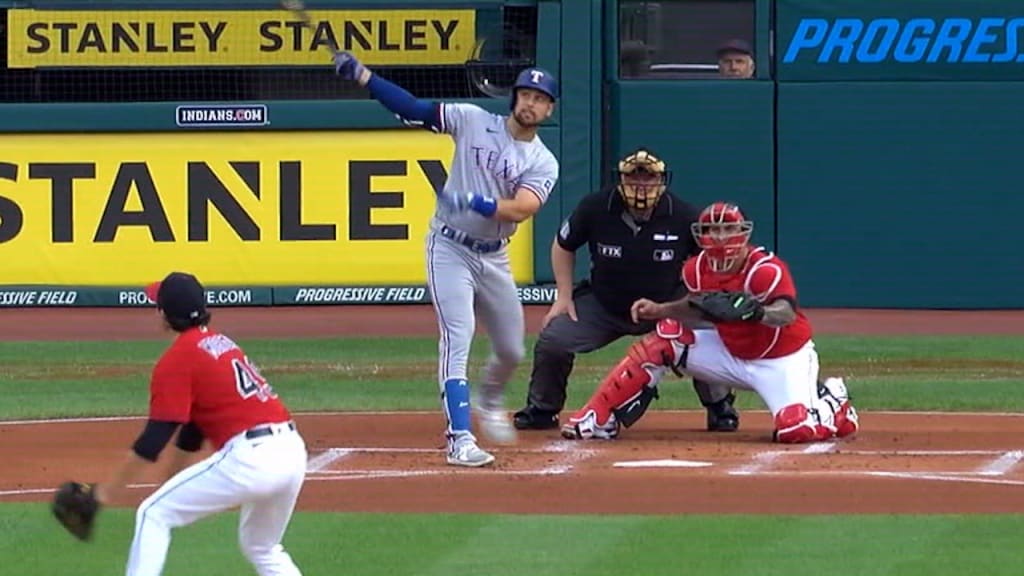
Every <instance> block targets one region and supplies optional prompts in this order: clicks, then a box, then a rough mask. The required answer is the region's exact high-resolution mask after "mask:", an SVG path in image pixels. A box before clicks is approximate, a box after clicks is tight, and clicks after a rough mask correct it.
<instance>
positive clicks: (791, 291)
mask: <svg viewBox="0 0 1024 576" xmlns="http://www.w3.org/2000/svg"><path fill="white" fill-rule="evenodd" d="M683 281H684V282H685V283H686V288H687V289H688V290H689V291H690V292H713V291H716V290H728V291H734V292H746V293H747V294H751V295H753V296H754V298H757V299H758V300H759V301H761V302H765V303H770V302H772V301H774V300H777V299H779V298H785V299H788V300H789V301H790V303H792V304H793V305H794V308H795V307H796V286H795V285H794V284H793V276H792V275H791V274H790V272H789V268H788V267H787V266H786V264H785V262H783V261H782V260H781V259H780V258H779V257H777V256H775V255H774V254H772V253H771V252H768V251H767V250H765V249H764V248H754V249H752V250H751V251H750V253H749V254H748V255H747V259H746V262H745V263H744V265H743V268H741V269H740V271H739V272H736V273H733V274H722V273H720V272H715V271H713V270H711V267H710V266H709V265H708V264H707V262H706V261H705V259H704V253H703V252H701V253H700V254H698V255H697V256H694V257H692V258H690V259H689V260H687V261H686V263H685V264H683ZM715 328H716V329H717V330H718V335H719V336H721V338H722V342H723V343H724V344H725V347H726V348H728V349H729V352H730V353H732V355H733V356H735V357H737V358H742V359H744V360H754V359H759V358H779V357H781V356H787V355H789V354H792V353H793V352H796V351H797V350H799V349H800V348H802V347H803V346H804V344H806V343H807V342H808V341H809V340H810V339H811V333H812V331H811V323H810V322H809V321H808V320H807V317H805V316H804V314H803V313H802V312H801V311H800V310H799V309H797V310H796V320H794V321H793V322H792V323H790V324H789V325H788V326H782V327H772V326H766V325H764V324H761V323H752V322H722V323H719V324H716V325H715Z"/></svg>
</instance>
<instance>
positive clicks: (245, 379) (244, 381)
mask: <svg viewBox="0 0 1024 576" xmlns="http://www.w3.org/2000/svg"><path fill="white" fill-rule="evenodd" d="M231 365H232V366H233V367H234V369H235V385H236V386H237V388H238V395H239V396H241V397H242V398H246V399H248V398H251V397H253V396H255V397H256V398H257V399H259V401H260V402H266V401H267V400H270V399H271V398H277V395H276V394H274V389H273V388H272V387H271V386H270V384H268V383H267V379H266V378H264V377H263V375H261V374H260V372H259V370H257V369H256V367H255V366H253V365H252V364H250V363H249V358H245V359H243V360H238V359H237V358H236V359H234V360H232V361H231Z"/></svg>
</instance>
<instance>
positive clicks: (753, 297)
mask: <svg viewBox="0 0 1024 576" xmlns="http://www.w3.org/2000/svg"><path fill="white" fill-rule="evenodd" d="M753 227H754V224H753V222H751V221H750V220H747V219H746V218H745V217H744V216H743V213H742V212H741V211H740V209H739V208H738V207H737V206H735V205H733V204H728V203H724V202H716V203H714V204H712V205H710V206H708V207H707V208H705V209H704V210H703V211H702V212H701V214H700V217H699V218H698V220H697V222H695V223H694V224H693V226H692V233H693V236H694V238H695V239H696V240H697V243H698V245H699V246H700V248H701V252H700V253H699V254H698V255H697V256H694V257H691V258H689V259H688V260H687V261H686V263H685V264H684V265H683V280H684V282H685V284H686V288H687V290H688V292H689V293H688V294H687V295H686V296H685V297H683V298H681V299H679V300H675V301H672V302H667V303H656V302H653V301H651V300H647V299H641V300H637V301H636V302H634V303H633V306H632V309H631V313H632V316H633V320H634V321H635V322H636V321H640V320H657V321H658V323H657V327H656V329H655V331H654V332H652V333H649V334H647V335H646V336H645V337H644V338H643V339H642V340H640V341H638V342H636V343H634V344H633V345H632V346H631V347H630V349H629V352H628V354H627V355H626V358H624V359H623V360H622V361H621V362H619V364H618V365H616V366H615V367H614V368H613V369H612V370H611V371H610V372H609V373H608V375H607V376H606V377H605V379H604V381H602V382H601V384H600V386H598V389H597V390H596V391H595V392H594V394H593V396H591V397H590V400H589V401H588V402H587V404H586V405H585V406H583V408H581V409H580V410H579V411H577V412H576V413H575V414H573V415H572V417H571V418H570V419H569V421H568V423H567V424H566V425H565V426H563V427H562V435H563V436H564V437H566V438H569V439H588V438H598V439H611V438H615V437H616V436H618V434H619V431H620V427H623V426H624V427H627V428H628V427H630V426H632V425H633V424H635V423H636V422H637V420H639V419H640V417H641V416H643V414H644V412H645V411H646V410H647V407H648V406H649V405H650V403H651V400H652V399H653V398H654V395H655V390H656V386H657V384H658V382H659V381H660V380H661V378H662V376H664V374H665V373H666V372H667V371H668V370H672V371H673V372H675V373H676V374H677V375H683V374H687V375H689V376H692V377H693V378H699V379H701V380H706V381H708V382H711V383H715V384H720V385H724V386H732V387H734V388H738V389H743V390H753V391H754V392H756V393H757V394H758V396H760V398H761V400H762V401H763V402H764V403H765V404H766V405H767V407H768V410H769V411H770V412H771V414H772V416H773V418H774V424H775V430H774V432H773V439H774V440H775V441H776V442H782V443H804V442H816V441H822V440H828V439H831V438H843V437H846V436H850V435H851V434H853V433H855V432H856V431H857V428H858V419H857V412H856V411H855V410H854V408H853V405H851V404H850V399H849V395H848V393H847V389H846V384H845V383H844V382H843V380H842V379H841V378H828V379H826V380H824V381H819V380H818V354H817V352H816V351H815V348H814V342H813V341H812V339H811V333H812V330H811V324H810V322H809V321H808V320H807V318H806V317H805V316H804V314H803V313H802V312H800V310H799V309H798V307H797V300H796V287H795V285H794V283H793V279H792V277H791V275H790V272H789V268H788V267H787V266H786V264H785V263H784V262H783V261H782V260H781V259H780V258H779V257H778V256H775V255H774V254H772V253H771V252H768V251H767V250H766V249H764V248H762V247H755V246H752V245H751V244H750V235H751V232H752V231H753ZM694 315H695V316H696V317H698V318H702V319H705V320H708V321H710V322H712V323H713V325H714V328H713V329H707V330H691V329H689V328H686V327H685V326H684V325H683V324H682V323H681V322H680V321H679V319H683V318H686V319H690V318H693V317H694Z"/></svg>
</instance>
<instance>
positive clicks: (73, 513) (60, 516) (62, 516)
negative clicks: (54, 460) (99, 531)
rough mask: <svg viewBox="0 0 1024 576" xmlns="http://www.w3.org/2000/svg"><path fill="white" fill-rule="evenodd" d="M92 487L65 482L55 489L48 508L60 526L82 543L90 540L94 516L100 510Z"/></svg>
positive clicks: (90, 485) (91, 485)
mask: <svg viewBox="0 0 1024 576" xmlns="http://www.w3.org/2000/svg"><path fill="white" fill-rule="evenodd" d="M94 487H95V485H94V484H83V483H81V482H65V483H63V484H61V485H60V487H59V488H57V492H56V493H55V494H54V495H53V504H52V506H51V508H50V509H51V510H52V511H53V515H54V516H55V517H56V518H57V521H58V522H60V524H61V526H63V527H64V528H65V529H67V531H68V532H70V533H71V534H72V535H73V536H74V537H75V538H78V539H79V540H83V541H88V540H90V539H91V538H92V529H93V526H94V524H95V521H96V515H97V514H98V513H99V511H100V508H101V506H100V503H99V500H97V499H96V496H95V494H94V492H93V488H94Z"/></svg>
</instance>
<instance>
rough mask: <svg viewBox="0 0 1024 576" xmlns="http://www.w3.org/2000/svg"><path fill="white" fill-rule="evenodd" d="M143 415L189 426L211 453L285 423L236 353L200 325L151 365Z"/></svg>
mask: <svg viewBox="0 0 1024 576" xmlns="http://www.w3.org/2000/svg"><path fill="white" fill-rule="evenodd" d="M149 417H150V419H152V420H167V421H171V422H182V423H185V422H189V421H191V422H195V424H196V426H198V427H199V430H200V431H201V432H202V433H203V436H205V437H206V438H207V439H209V440H210V442H211V443H212V444H213V445H214V448H215V449H220V447H221V446H223V445H224V443H225V442H227V441H228V440H229V439H230V438H231V437H232V436H235V435H236V434H238V433H240V432H243V431H245V430H248V429H249V428H252V427H253V426H256V425H258V424H265V423H275V422H287V421H288V420H290V419H291V415H290V414H289V412H288V409H287V408H285V406H284V404H283V403H282V402H281V401H280V400H279V399H278V397H277V395H276V394H274V391H273V389H272V388H271V387H270V385H269V384H267V381H266V380H265V379H264V378H263V376H261V375H260V373H259V371H257V370H256V368H254V367H253V366H252V365H251V364H249V361H248V359H247V358H246V356H245V353H244V352H243V351H242V349H241V348H239V347H238V345H237V344H235V343H234V342H233V341H232V340H231V339H230V338H228V337H227V336H224V335H223V334H219V333H217V332H215V331H213V330H211V329H209V328H206V327H196V328H191V329H189V330H187V331H185V332H182V333H181V334H179V335H178V337H177V338H176V339H175V340H174V343H173V344H171V346H170V347H169V348H168V349H167V350H166V351H165V352H164V354H163V356H161V357H160V360H159V361H157V363H156V366H155V367H154V368H153V376H152V380H151V381H150V400H149Z"/></svg>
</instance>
